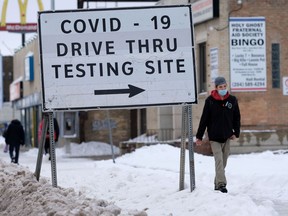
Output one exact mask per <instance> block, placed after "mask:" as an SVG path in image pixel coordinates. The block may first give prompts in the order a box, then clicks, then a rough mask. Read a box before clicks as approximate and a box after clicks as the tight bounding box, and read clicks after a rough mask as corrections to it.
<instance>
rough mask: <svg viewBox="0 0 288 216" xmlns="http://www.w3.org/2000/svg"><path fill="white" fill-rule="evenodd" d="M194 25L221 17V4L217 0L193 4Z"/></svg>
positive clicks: (205, 0)
mask: <svg viewBox="0 0 288 216" xmlns="http://www.w3.org/2000/svg"><path fill="white" fill-rule="evenodd" d="M192 11H193V23H194V24H197V23H201V22H204V21H207V20H209V19H213V18H214V17H219V2H218V1H215V0H199V1H196V2H194V3H192Z"/></svg>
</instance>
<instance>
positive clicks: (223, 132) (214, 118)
mask: <svg viewBox="0 0 288 216" xmlns="http://www.w3.org/2000/svg"><path fill="white" fill-rule="evenodd" d="M240 118H241V116H240V110H239V106H238V101H237V98H236V97H235V96H233V95H230V94H229V93H227V94H226V95H225V97H224V100H222V99H221V98H220V96H219V95H218V93H217V91H216V90H213V91H212V92H211V95H210V96H209V97H208V98H207V99H206V100H205V105H204V108H203V113H202V116H201V120H200V123H199V127H198V131H197V134H196V138H197V139H200V140H202V137H203V135H204V132H205V130H206V128H207V132H208V137H209V140H212V141H216V142H221V143H222V142H225V141H226V140H227V139H229V138H230V137H231V136H232V135H235V136H236V137H237V138H238V137H239V135H240Z"/></svg>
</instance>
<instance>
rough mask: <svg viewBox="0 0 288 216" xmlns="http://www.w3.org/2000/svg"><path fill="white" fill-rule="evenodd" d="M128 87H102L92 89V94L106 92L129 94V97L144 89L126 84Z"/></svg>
mask: <svg viewBox="0 0 288 216" xmlns="http://www.w3.org/2000/svg"><path fill="white" fill-rule="evenodd" d="M128 87H129V88H128V89H104V90H94V95H107V94H129V98H130V97H133V96H135V95H137V94H140V93H141V92H143V91H145V90H144V89H141V88H138V87H136V86H133V85H128Z"/></svg>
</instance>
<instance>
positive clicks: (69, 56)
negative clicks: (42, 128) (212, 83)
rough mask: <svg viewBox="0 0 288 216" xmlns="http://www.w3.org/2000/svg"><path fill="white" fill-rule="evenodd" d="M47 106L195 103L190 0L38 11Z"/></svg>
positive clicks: (47, 108) (48, 108)
mask: <svg viewBox="0 0 288 216" xmlns="http://www.w3.org/2000/svg"><path fill="white" fill-rule="evenodd" d="M38 25H39V37H40V55H41V67H42V85H43V86H42V88H43V110H44V111H49V110H63V109H64V110H65V109H90V108H91V109H95V108H122V107H137V106H152V105H153V106H160V105H177V104H183V103H188V104H191V103H197V98H196V95H197V94H196V87H195V51H194V38H193V23H192V13H191V6H190V5H181V6H161V7H137V8H113V9H95V10H72V11H71V10H69V11H44V12H39V20H38Z"/></svg>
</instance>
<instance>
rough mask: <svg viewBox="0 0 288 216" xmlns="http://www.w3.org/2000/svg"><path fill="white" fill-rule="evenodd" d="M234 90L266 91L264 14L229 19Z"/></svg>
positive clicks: (231, 71) (232, 87)
mask: <svg viewBox="0 0 288 216" xmlns="http://www.w3.org/2000/svg"><path fill="white" fill-rule="evenodd" d="M229 28H230V29H229V30H230V73H231V91H266V88H267V77H266V42H265V18H264V17H247V18H246V17H234V18H230V20H229Z"/></svg>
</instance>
